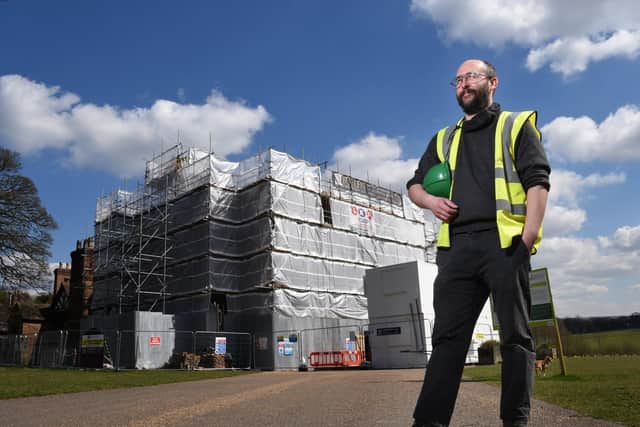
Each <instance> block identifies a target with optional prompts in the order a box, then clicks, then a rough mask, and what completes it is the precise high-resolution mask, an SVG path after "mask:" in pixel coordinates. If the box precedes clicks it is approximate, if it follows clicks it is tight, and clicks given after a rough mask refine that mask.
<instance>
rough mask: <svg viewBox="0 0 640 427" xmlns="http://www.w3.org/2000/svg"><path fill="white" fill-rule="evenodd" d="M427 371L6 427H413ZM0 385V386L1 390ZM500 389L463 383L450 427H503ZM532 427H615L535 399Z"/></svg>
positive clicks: (71, 405)
mask: <svg viewBox="0 0 640 427" xmlns="http://www.w3.org/2000/svg"><path fill="white" fill-rule="evenodd" d="M422 377H423V370H422V369H397V370H349V371H316V372H261V373H256V374H253V375H243V376H239V377H233V378H223V379H219V380H205V381H197V382H185V383H176V384H164V385H159V386H151V387H140V388H129V389H118V390H107V391H95V392H86V393H74V394H62V395H55V396H44V397H31V398H24V399H12V400H3V401H0V424H1V425H3V426H58V425H59V426H62V425H65V426H83V425H92V426H103V425H104V426H114V425H122V426H124V425H127V426H156V425H157V426H165V425H180V426H196V425H197V426H201V425H208V426H227V427H241V426H265V427H269V426H273V427H276V426H278V427H284V426H350V427H364V426H390V427H394V426H407V427H408V426H410V425H411V423H412V421H413V420H412V418H411V414H412V412H413V406H414V404H415V400H416V398H417V395H418V392H419V390H420V386H421V385H422ZM0 387H1V385H0ZM498 399H499V390H498V389H497V388H496V387H493V386H490V385H486V384H483V383H479V382H472V381H464V382H463V384H462V387H461V390H460V395H459V397H458V403H457V405H456V410H455V412H454V416H453V420H452V423H451V425H452V426H501V425H502V424H501V423H500V420H499V419H498ZM530 425H531V426H554V427H555V426H560V427H561V426H567V427H568V426H571V427H580V426H585V427H586V426H613V425H615V424H612V423H608V422H605V421H601V420H595V419H593V418H587V417H583V416H580V415H578V414H576V413H575V412H573V411H569V410H566V409H563V408H560V407H557V406H554V405H549V404H546V403H543V402H539V401H534V402H533V407H532V418H531V423H530Z"/></svg>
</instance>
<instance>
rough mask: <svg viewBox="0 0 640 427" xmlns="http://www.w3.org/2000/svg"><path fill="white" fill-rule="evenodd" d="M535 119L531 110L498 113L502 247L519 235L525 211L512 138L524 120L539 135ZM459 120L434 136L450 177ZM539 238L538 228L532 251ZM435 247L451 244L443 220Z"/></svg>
mask: <svg viewBox="0 0 640 427" xmlns="http://www.w3.org/2000/svg"><path fill="white" fill-rule="evenodd" d="M536 120H537V113H536V112H535V111H523V112H520V113H511V112H508V111H503V112H501V113H500V116H499V117H498V123H497V124H496V133H495V149H494V151H495V154H494V163H495V198H496V223H497V227H498V234H499V235H500V247H502V248H508V247H509V246H511V243H512V240H513V238H514V237H515V236H520V235H521V234H522V228H523V227H524V221H525V218H526V213H527V209H526V201H527V196H526V194H525V191H524V188H523V187H522V183H521V182H520V177H519V176H518V172H517V170H516V167H515V164H514V158H515V155H514V150H515V143H516V139H517V137H518V135H519V134H520V131H521V130H522V127H523V126H524V125H525V123H526V122H527V121H529V122H530V123H531V125H532V126H533V128H534V129H535V130H536V132H537V133H538V136H540V131H539V130H538V129H537V127H536ZM461 123H462V120H460V121H458V123H457V124H456V125H452V126H449V127H447V128H444V129H441V130H440V131H439V132H438V134H437V139H436V144H437V152H438V157H439V158H440V160H441V161H442V160H443V159H444V158H445V154H446V153H447V152H448V151H450V152H449V153H448V154H449V165H450V167H451V174H452V177H453V176H454V175H453V174H454V170H455V163H456V159H457V156H458V146H459V143H460V134H461V132H460V131H459V129H460V127H461ZM452 134H453V137H451V135H452ZM453 184H454V182H453V180H452V183H451V193H450V194H449V197H451V194H453ZM541 239H542V227H540V230H539V231H538V237H537V239H536V241H535V243H534V246H533V248H532V252H533V253H535V252H536V251H537V248H538V246H539V245H540V240H541ZM438 246H442V247H449V246H451V241H450V237H449V224H447V223H444V222H443V223H442V225H441V227H440V233H439V236H438Z"/></svg>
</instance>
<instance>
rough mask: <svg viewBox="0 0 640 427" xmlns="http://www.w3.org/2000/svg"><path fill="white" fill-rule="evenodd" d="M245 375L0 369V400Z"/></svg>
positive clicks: (191, 372) (164, 371)
mask: <svg viewBox="0 0 640 427" xmlns="http://www.w3.org/2000/svg"><path fill="white" fill-rule="evenodd" d="M247 373H249V371H178V370H175V371H170V370H150V371H119V372H115V371H82V370H76V369H32V368H3V367H0V399H12V398H15V397H27V396H43V395H46V394H58V393H75V392H79V391H90V390H106V389H111V388H123V387H142V386H148V385H155V384H166V383H175V382H182V381H198V380H208V379H214V378H223V377H230V376H237V375H244V374H247Z"/></svg>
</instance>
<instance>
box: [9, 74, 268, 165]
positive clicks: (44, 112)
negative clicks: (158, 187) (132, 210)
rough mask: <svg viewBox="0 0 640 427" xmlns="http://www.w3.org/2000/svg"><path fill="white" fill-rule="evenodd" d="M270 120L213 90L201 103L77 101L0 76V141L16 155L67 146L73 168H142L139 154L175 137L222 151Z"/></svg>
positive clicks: (242, 144) (241, 143) (234, 148)
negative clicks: (129, 105) (148, 104)
mask: <svg viewBox="0 0 640 427" xmlns="http://www.w3.org/2000/svg"><path fill="white" fill-rule="evenodd" d="M270 120H271V117H270V115H269V113H268V112H267V110H266V109H265V108H264V107H263V106H258V107H255V108H252V107H249V106H247V105H246V104H245V103H244V102H242V101H230V100H228V99H227V98H225V96H224V95H223V94H222V93H220V92H218V91H215V90H214V91H212V92H211V94H210V95H209V97H208V98H207V99H206V101H205V102H204V103H203V104H180V103H176V102H173V101H167V100H162V99H160V100H156V101H155V102H154V103H153V105H151V107H150V108H132V109H121V108H118V107H114V106H109V105H104V106H98V105H95V104H91V103H81V102H80V98H79V97H78V96H77V95H75V94H73V93H64V92H62V91H61V90H60V88H59V87H47V86H46V85H45V84H43V83H37V82H33V81H31V80H29V79H26V78H24V77H22V76H18V75H8V76H1V77H0V140H1V142H2V143H3V144H5V145H7V146H8V147H11V148H13V149H15V150H17V151H20V152H22V153H32V152H36V151H39V150H42V149H45V148H55V149H62V150H66V151H67V152H68V153H69V158H68V162H69V163H70V164H71V165H74V166H80V167H89V168H95V169H100V170H104V171H107V172H110V173H113V174H115V175H118V176H133V175H136V174H140V173H142V171H143V170H144V160H148V159H150V158H151V157H152V155H153V154H154V152H155V153H156V154H157V153H158V152H160V150H161V149H162V148H163V147H164V148H169V147H170V146H171V145H173V144H174V143H175V141H176V140H177V136H178V133H179V134H180V136H181V138H180V139H181V141H182V142H185V143H186V144H188V145H190V146H195V147H200V148H203V149H206V150H208V149H209V133H210V132H211V134H212V136H213V148H214V151H215V152H216V153H217V154H219V155H221V156H225V155H228V154H232V153H239V152H242V150H244V149H245V148H247V147H248V146H249V145H250V144H251V140H252V138H253V136H254V135H255V133H256V132H258V131H260V130H261V129H262V128H263V126H264V125H265V124H266V123H268V122H269V121H270Z"/></svg>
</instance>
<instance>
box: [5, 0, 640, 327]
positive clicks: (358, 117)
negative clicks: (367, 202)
mask: <svg viewBox="0 0 640 427" xmlns="http://www.w3.org/2000/svg"><path fill="white" fill-rule="evenodd" d="M558 3H561V4H558ZM639 56H640V5H639V4H638V3H637V2H636V1H635V0H633V1H632V0H619V1H595V0H584V1H579V0H568V1H563V2H554V1H552V0H539V1H535V2H533V1H528V2H522V1H512V0H486V1H483V2H474V3H473V4H471V3H469V2H466V1H462V0H413V1H411V0H406V1H400V0H398V1H381V0H380V1H332V0H331V1H330V0H327V1H322V2H311V1H293V0H291V1H276V2H264V1H248V0H247V1H242V0H240V1H234V2H222V1H217V2H209V1H187V2H182V3H180V4H178V3H176V2H168V1H154V2H142V1H133V2H131V1H128V2H124V1H110V2H85V1H62V0H61V1H55V2H52V1H18V0H4V1H0V144H1V145H2V146H5V147H8V148H11V149H13V150H16V151H18V152H20V153H21V154H22V159H23V165H24V168H23V173H24V174H26V175H28V176H30V177H32V178H33V179H34V180H35V182H36V184H37V186H38V188H39V191H40V196H41V198H42V200H43V203H44V204H45V206H46V207H47V208H48V209H49V211H50V212H51V213H52V214H53V215H54V217H55V218H56V220H57V221H58V223H59V225H60V228H59V230H57V231H56V232H55V233H54V238H55V242H54V244H53V246H52V258H51V262H54V263H57V262H58V261H69V252H70V251H71V250H73V249H74V247H75V241H76V240H77V239H82V238H84V237H86V236H88V235H89V234H90V233H91V230H92V226H93V218H94V210H95V202H96V198H97V197H99V196H100V195H101V194H103V193H107V192H110V191H112V190H114V189H116V188H118V187H123V188H128V189H134V188H135V186H136V183H137V182H138V181H139V180H140V179H141V174H143V173H144V161H145V160H148V159H149V158H151V157H152V156H153V154H154V153H155V154H158V153H159V152H160V151H161V150H162V149H163V148H168V147H170V146H172V145H173V144H174V143H175V142H176V141H177V138H178V134H180V135H181V139H182V141H183V142H184V144H186V145H192V146H199V147H202V148H205V149H208V147H209V134H210V133H211V135H212V138H213V147H214V151H215V152H216V153H218V154H219V155H221V156H225V157H227V158H229V159H232V160H237V159H241V158H245V157H247V156H249V155H251V154H253V153H255V152H257V151H259V150H261V149H264V148H266V147H269V146H272V147H274V148H276V149H279V150H286V151H287V152H289V153H290V154H292V155H295V156H297V157H302V156H304V158H305V159H307V160H310V161H313V162H322V161H328V162H329V163H330V164H333V165H339V167H340V169H341V170H342V171H348V170H349V169H350V170H351V172H352V174H354V175H356V176H360V177H362V178H366V177H367V175H368V176H369V177H370V179H371V180H372V181H376V180H379V181H380V182H381V183H384V184H386V185H388V186H390V187H391V188H393V189H397V190H399V189H401V188H403V187H404V183H405V182H406V180H407V179H408V178H409V177H410V176H411V175H412V172H413V169H414V168H415V166H416V165H417V161H418V159H419V157H420V155H421V154H422V152H423V150H424V148H425V145H426V143H427V142H428V140H429V139H430V138H431V136H432V135H433V134H434V133H435V132H436V131H437V130H438V129H439V128H440V127H442V126H445V125H448V124H450V123H452V122H454V121H455V120H456V119H457V118H459V117H460V115H461V113H460V111H459V108H458V106H457V103H456V101H455V96H454V91H453V88H451V87H450V86H449V85H448V82H449V80H450V79H451V78H452V77H453V76H454V74H455V71H456V68H457V67H458V65H459V64H460V62H462V61H463V60H464V59H466V58H483V59H487V60H489V61H490V62H492V63H493V64H495V66H496V68H497V70H498V75H499V78H500V82H499V87H498V91H497V94H496V97H495V99H496V101H497V102H499V103H501V104H502V106H503V107H504V108H505V109H509V110H512V111H513V110H522V109H536V110H538V111H539V126H540V127H541V129H542V131H543V142H544V144H545V147H546V148H547V152H548V154H549V158H550V161H551V165H552V168H553V172H552V176H551V185H552V190H551V193H550V201H549V207H548V210H547V215H546V219H545V239H544V241H543V244H542V247H541V250H540V253H539V254H538V255H536V256H535V257H534V258H533V260H532V263H533V266H534V267H542V266H545V267H548V268H549V269H550V275H551V282H552V289H553V293H554V300H555V302H556V309H557V312H558V315H560V316H575V315H582V316H587V315H625V314H631V313H632V312H637V311H640V277H639V275H638V265H639V264H640V215H638V212H639V207H640V202H639V200H638V196H637V194H638V191H637V188H638V184H640V172H638V163H640V85H639V84H638V82H639V80H638V76H640V65H639Z"/></svg>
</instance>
